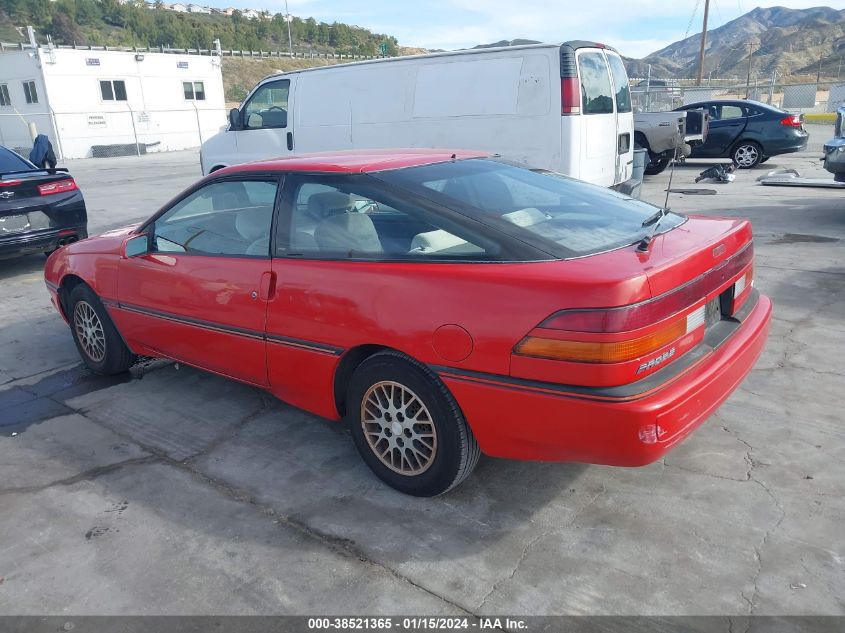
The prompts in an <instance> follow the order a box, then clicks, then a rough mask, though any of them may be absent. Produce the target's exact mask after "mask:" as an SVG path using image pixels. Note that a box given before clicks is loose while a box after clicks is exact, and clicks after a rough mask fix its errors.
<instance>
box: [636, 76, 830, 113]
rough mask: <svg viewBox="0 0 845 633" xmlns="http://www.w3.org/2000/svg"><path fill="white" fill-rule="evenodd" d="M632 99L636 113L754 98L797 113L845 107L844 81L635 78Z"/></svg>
mask: <svg viewBox="0 0 845 633" xmlns="http://www.w3.org/2000/svg"><path fill="white" fill-rule="evenodd" d="M631 99H632V101H633V105H634V110H635V111H636V112H664V111H667V110H672V109H674V108H677V107H680V106H683V105H687V104H689V103H695V102H698V101H710V100H714V99H753V100H755V101H760V102H762V103H767V104H770V105H773V106H777V107H779V108H783V109H784V110H788V111H790V112H795V113H824V112H836V110H837V108H839V107H840V106H842V105H843V104H845V81H837V82H830V81H820V82H810V83H807V82H804V83H786V82H775V81H771V82H768V83H765V84H764V83H760V82H759V81H757V82H754V83H749V84H744V83H743V84H737V83H732V82H729V81H717V80H712V81H711V82H709V83H708V85H702V86H697V85H693V84H692V82H691V81H690V80H677V79H632V80H631Z"/></svg>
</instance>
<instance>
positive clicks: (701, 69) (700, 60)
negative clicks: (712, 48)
mask: <svg viewBox="0 0 845 633" xmlns="http://www.w3.org/2000/svg"><path fill="white" fill-rule="evenodd" d="M709 14H710V0H704V27H703V28H702V29H701V50H700V51H699V52H698V78H697V79H696V81H695V85H696V86H700V85H701V76H702V75H703V74H704V47H705V46H706V45H707V16H708V15H709Z"/></svg>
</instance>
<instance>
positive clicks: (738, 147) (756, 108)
mask: <svg viewBox="0 0 845 633" xmlns="http://www.w3.org/2000/svg"><path fill="white" fill-rule="evenodd" d="M697 108H705V109H706V110H707V111H708V112H709V113H710V128H709V131H708V133H707V140H706V142H705V143H703V144H702V145H698V146H697V147H695V148H693V150H692V154H691V155H690V158H730V159H731V160H732V161H733V162H734V163H736V165H737V166H739V167H740V168H741V169H749V168H751V167H754V166H755V165H758V164H759V163H762V162H765V161H766V160H767V159H768V158H769V157H770V156H777V155H778V154H788V153H790V152H800V151H801V150H804V149H806V148H807V141H808V140H809V138H810V135H809V133H808V132H807V130H805V129H804V120H803V116H802V115H800V114H790V113H789V112H787V111H786V110H781V109H780V108H775V107H774V106H770V105H766V104H765V103H760V102H759V101H749V100H743V99H736V100H727V99H726V100H718V101H702V102H699V103H690V104H687V105H685V106H683V107H681V108H677V110H693V109H697Z"/></svg>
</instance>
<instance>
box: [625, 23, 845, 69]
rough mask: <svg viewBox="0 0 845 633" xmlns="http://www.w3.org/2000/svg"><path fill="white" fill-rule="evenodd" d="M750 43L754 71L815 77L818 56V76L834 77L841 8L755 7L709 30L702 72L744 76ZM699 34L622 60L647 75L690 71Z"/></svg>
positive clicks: (842, 33)
mask: <svg viewBox="0 0 845 633" xmlns="http://www.w3.org/2000/svg"><path fill="white" fill-rule="evenodd" d="M749 43H753V46H754V61H753V63H754V66H753V68H754V70H753V72H754V73H758V74H759V75H761V76H771V74H772V72H773V71H777V73H778V76H779V77H783V76H785V75H790V76H795V75H805V76H812V77H813V78H815V75H816V72H817V70H818V67H819V60H820V59H821V75H822V77H823V78H824V77H829V78H835V77H836V76H837V72H838V67H839V63H840V60H841V58H842V57H843V54H845V10H843V11H837V10H835V9H831V8H829V7H815V8H812V9H787V8H785V7H772V8H767V9H761V8H756V9H754V10H752V11H750V12H749V13H746V14H745V15H743V16H741V17H739V18H737V19H735V20H731V21H730V22H727V23H726V24H724V25H722V26H720V27H719V28H717V29H713V30H711V31H708V33H707V47H706V48H707V54H706V61H705V66H704V76H705V77H707V75H708V74H709V73H711V72H712V75H713V77H717V78H731V77H734V78H744V77H745V74H746V73H747V70H748V54H749ZM700 46H701V34H700V33H697V34H695V35H693V36H691V37H688V38H686V39H685V40H681V41H680V42H675V43H674V44H671V45H669V46H667V47H666V48H664V49H662V50H659V51H657V52H655V53H652V54H650V55H648V56H647V57H645V58H643V59H641V60H635V59H631V60H626V63H627V66H628V73H629V74H630V75H631V76H633V77H645V76H646V73H647V72H648V66H649V64H651V74H652V77H675V78H685V77H694V76H695V74H696V72H697V69H698V53H699V48H700Z"/></svg>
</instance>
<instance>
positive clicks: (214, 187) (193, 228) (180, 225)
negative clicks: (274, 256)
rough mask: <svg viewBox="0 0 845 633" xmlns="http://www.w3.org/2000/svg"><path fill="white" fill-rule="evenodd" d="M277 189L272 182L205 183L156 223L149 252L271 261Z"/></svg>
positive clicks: (230, 181) (228, 181) (229, 181)
mask: <svg viewBox="0 0 845 633" xmlns="http://www.w3.org/2000/svg"><path fill="white" fill-rule="evenodd" d="M277 188H278V183H277V181H276V180H272V179H269V180H223V181H218V182H212V183H209V184H207V185H205V186H204V187H202V188H200V189H198V190H197V191H195V192H193V193H192V194H190V195H188V196H187V197H185V198H183V199H182V200H180V201H179V202H177V203H176V204H175V205H173V206H172V207H171V208H170V209H169V210H168V211H166V212H165V213H164V214H163V215H161V216H160V217H159V218H158V219H156V221H155V223H154V225H153V250H154V251H156V252H160V253H185V254H194V255H230V256H253V257H269V256H270V227H271V224H272V222H273V208H274V206H275V200H276V190H277Z"/></svg>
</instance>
